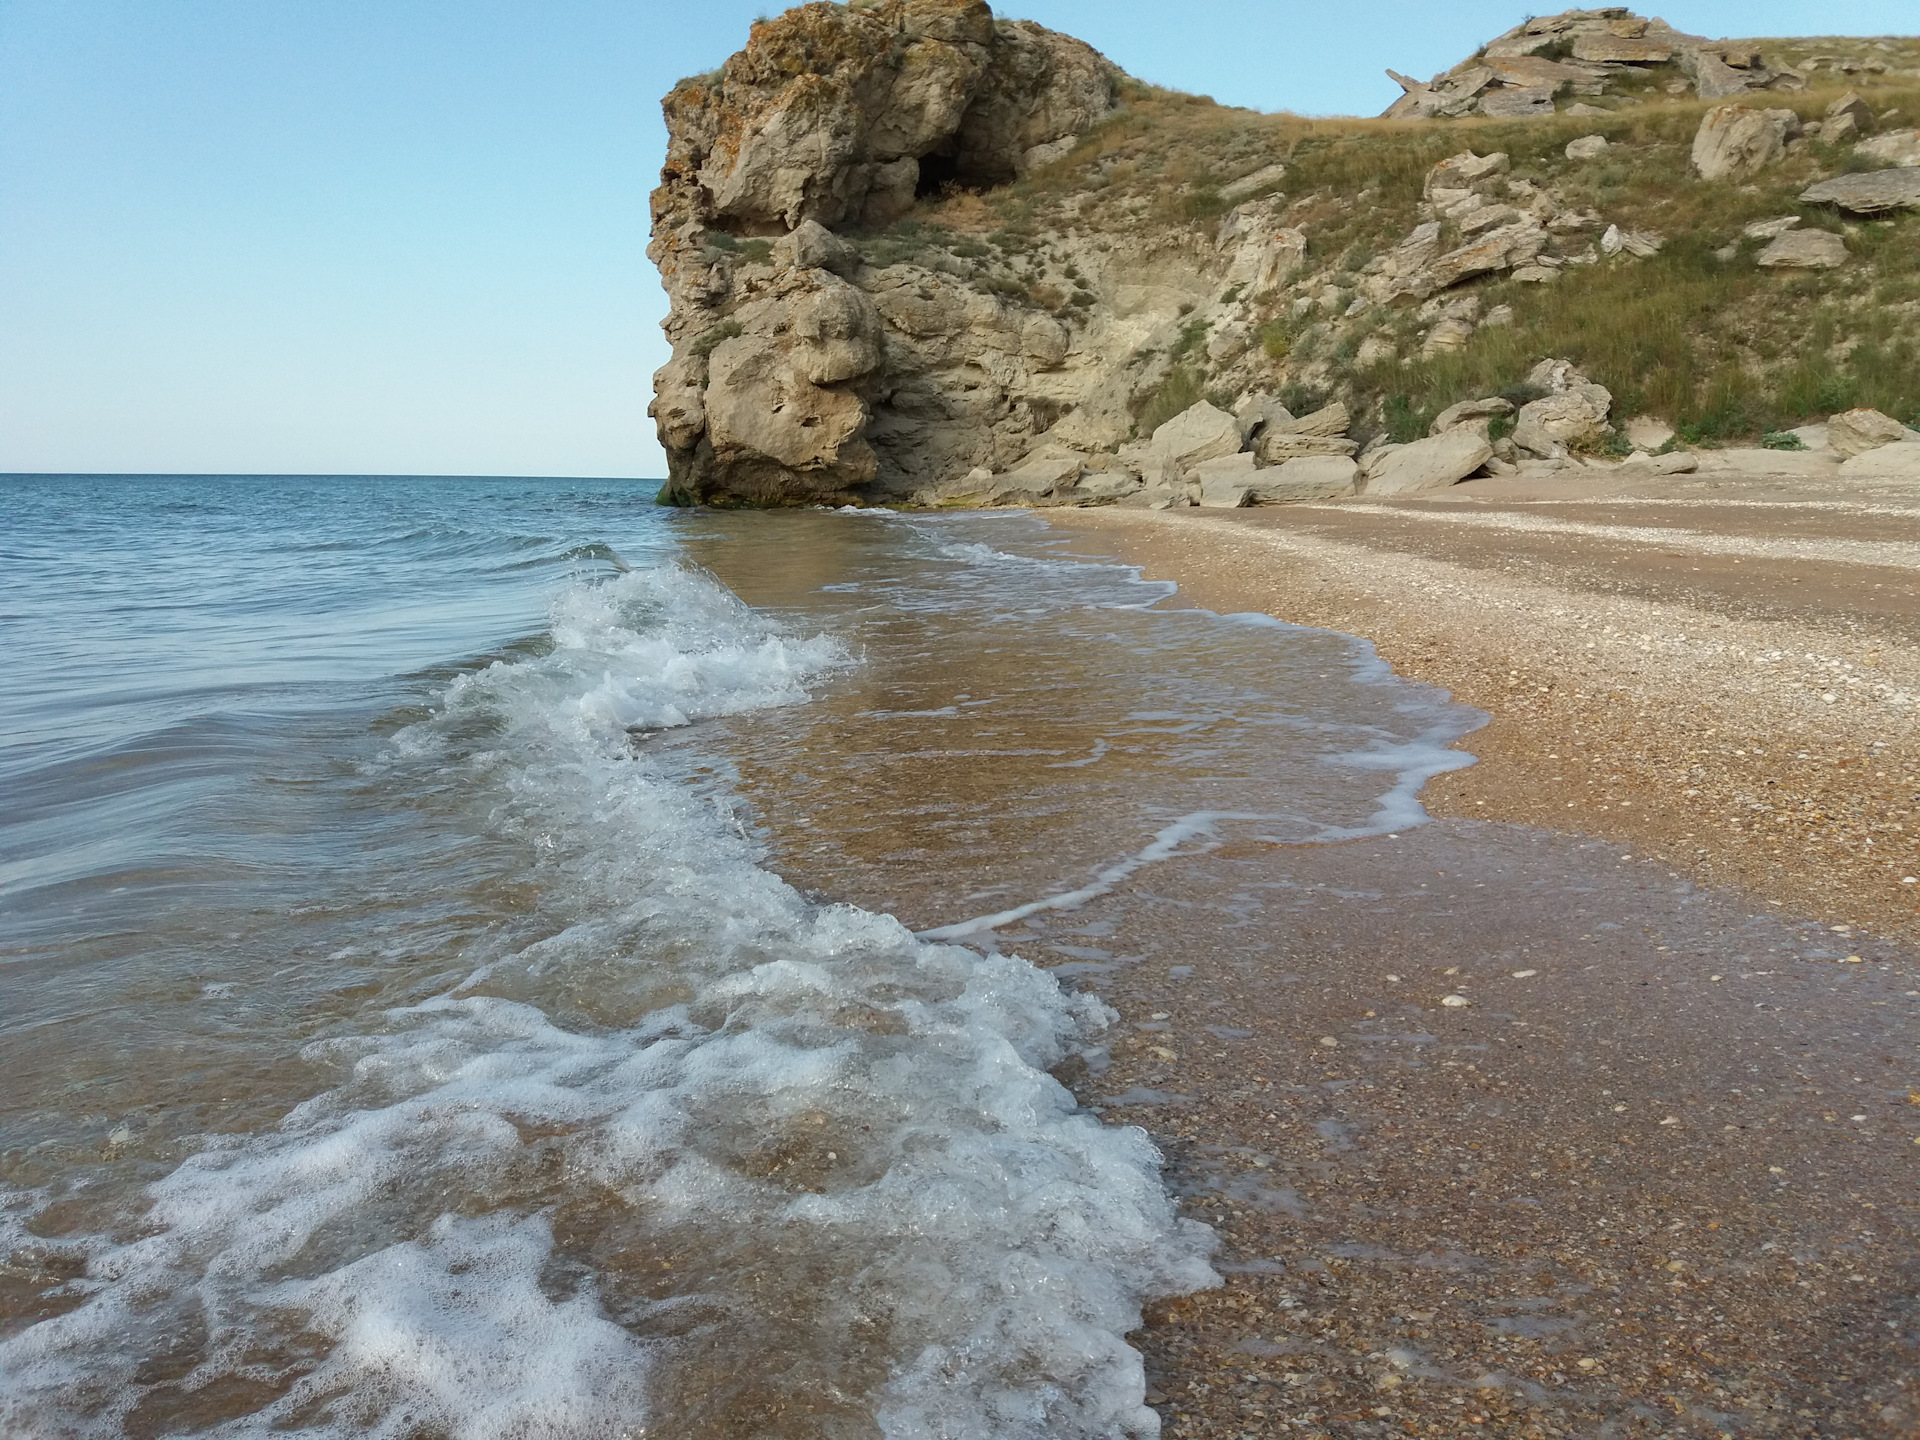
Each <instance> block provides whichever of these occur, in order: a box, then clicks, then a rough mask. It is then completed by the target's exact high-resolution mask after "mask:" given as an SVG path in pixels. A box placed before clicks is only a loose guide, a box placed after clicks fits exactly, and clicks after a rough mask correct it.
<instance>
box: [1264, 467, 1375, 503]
mask: <svg viewBox="0 0 1920 1440" xmlns="http://www.w3.org/2000/svg"><path fill="white" fill-rule="evenodd" d="M1359 479H1360V467H1359V466H1358V465H1356V464H1354V463H1353V461H1352V460H1350V459H1349V458H1348V457H1346V456H1345V455H1303V456H1299V457H1296V458H1295V459H1292V460H1288V461H1286V462H1285V463H1284V464H1281V465H1277V466H1274V467H1272V468H1270V469H1266V470H1261V471H1258V472H1256V473H1255V476H1254V480H1253V485H1252V489H1251V491H1250V494H1251V496H1252V498H1253V501H1254V503H1256V504H1259V505H1283V504H1287V503H1289V502H1292V501H1296V500H1338V499H1340V498H1341V497H1342V496H1346V495H1351V494H1353V493H1354V492H1355V490H1356V489H1357V487H1358V483H1359Z"/></svg>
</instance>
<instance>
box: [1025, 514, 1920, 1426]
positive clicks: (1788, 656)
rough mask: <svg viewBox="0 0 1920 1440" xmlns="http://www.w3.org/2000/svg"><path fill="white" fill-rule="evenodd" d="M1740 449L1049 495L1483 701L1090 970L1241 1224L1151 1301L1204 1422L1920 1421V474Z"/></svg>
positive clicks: (1132, 1057) (1182, 574) (1193, 574)
mask: <svg viewBox="0 0 1920 1440" xmlns="http://www.w3.org/2000/svg"><path fill="white" fill-rule="evenodd" d="M1718 488H1719V487H1718V486H1715V485H1713V484H1712V483H1711V482H1700V483H1693V484H1689V485H1686V486H1674V487H1671V488H1670V489H1667V490H1665V491H1663V492H1660V493H1655V494H1641V495H1634V494H1620V493H1614V494H1611V495H1609V494H1605V493H1602V494H1598V495H1595V494H1581V493H1579V492H1572V493H1569V492H1568V491H1567V490H1564V489H1563V490H1560V491H1558V492H1555V491H1551V490H1549V491H1546V492H1545V494H1544V495H1543V494H1542V492H1541V491H1540V490H1537V489H1536V490H1532V491H1529V490H1526V489H1524V488H1523V487H1519V486H1515V485H1511V484H1508V485H1506V486H1504V487H1502V486H1496V485H1481V486H1478V487H1476V486H1472V485H1469V486H1463V487H1460V488H1459V490H1458V491H1456V492H1454V493H1452V494H1450V495H1449V496H1448V497H1446V498H1445V499H1444V500H1439V501H1424V502H1420V501H1415V502H1402V503H1399V504H1384V505H1383V504H1370V505H1362V504H1346V505H1327V506H1311V507H1310V506H1293V507H1285V508H1276V509H1273V510H1258V511H1240V512H1229V513H1221V512H1214V513H1211V514H1208V513H1205V512H1186V513H1172V514H1165V515H1155V514H1146V513H1141V512H1123V511H1093V512H1076V513H1073V514H1070V515H1067V516H1063V517H1061V518H1062V519H1063V520H1064V522H1065V523H1067V524H1069V525H1075V526H1083V527H1086V528H1087V529H1089V530H1092V531H1095V532H1097V535H1089V536H1088V537H1087V538H1088V540H1089V541H1090V542H1095V543H1096V547H1097V548H1100V549H1103V550H1105V549H1111V550H1114V551H1116V552H1117V553H1119V554H1121V555H1122V556H1123V557H1124V558H1126V559H1128V560H1129V561H1132V562H1133V563H1136V564H1140V565H1143V566H1144V567H1145V569H1146V572H1147V574H1148V575H1149V576H1152V577H1155V578H1170V579H1174V580H1177V581H1178V582H1179V583H1180V585H1181V589H1182V599H1183V600H1185V601H1186V602H1187V603H1192V604H1198V605H1204V606H1208V607H1209V608H1214V609H1219V610H1226V611H1237V610H1261V611H1265V612H1267V613H1269V614H1272V615H1275V616H1277V617H1279V618H1282V619H1286V620H1291V621H1297V622H1300V623H1305V624H1312V625H1321V626H1327V627H1330V628H1336V629H1341V630H1346V631H1349V632H1351V633H1356V634H1360V635H1364V636H1366V637H1368V638H1369V639H1371V640H1373V641H1374V642H1375V644H1376V645H1377V646H1378V648H1379V651H1380V653H1381V654H1382V655H1383V657H1385V658H1386V659H1387V660H1389V661H1390V662H1391V663H1393V665H1394V666H1395V668H1396V669H1397V670H1399V671H1400V673H1402V674H1406V675H1411V676H1414V677H1417V678H1420V679H1424V680H1428V681H1431V682H1433V683H1436V684H1441V685H1444V686H1446V687H1447V688H1449V689H1451V690H1452V691H1453V692H1454V693H1455V694H1456V695H1457V696H1458V697H1459V698H1461V699H1463V700H1465V701H1467V702H1468V703H1471V704H1474V705H1477V706H1479V707H1481V708H1483V709H1485V710H1486V711H1488V713H1489V714H1490V716H1491V717H1492V718H1491V720H1490V723H1489V724H1488V726H1487V727H1486V728H1485V729H1484V730H1482V731H1480V732H1478V733H1476V734H1474V735H1471V736H1469V737H1467V738H1466V739H1465V740H1464V741H1462V742H1461V748H1463V749H1466V750H1469V751H1471V752H1472V753H1474V754H1475V755H1476V756H1478V757H1479V758H1480V763H1479V764H1478V765H1476V766H1474V767H1473V768H1471V769H1468V770H1464V771H1457V772H1454V773H1452V774H1450V775H1445V776H1442V777H1440V778H1439V779H1438V780H1436V781H1435V782H1434V783H1433V784H1432V785H1430V786H1429V787H1428V789H1427V791H1426V792H1425V794H1424V796H1423V799H1424V800H1425V801H1426V803H1427V806H1428V808H1429V810H1430V811H1431V812H1432V813H1434V814H1435V815H1436V817H1439V818H1438V819H1437V821H1436V823H1434V824H1432V825H1429V826H1425V827H1421V828H1420V829H1417V830H1414V831H1410V832H1407V833H1406V834H1403V835H1401V836H1398V837H1396V838H1395V839H1393V840H1391V841H1383V842H1360V843H1356V844H1351V845H1343V846H1336V847H1330V848H1319V849H1313V848H1290V849H1281V848H1278V847H1264V846H1258V845H1238V846H1229V847H1227V848H1225V849H1221V850H1215V851H1213V852H1212V853H1210V854H1208V855H1206V856H1204V857H1200V858H1196V859H1192V860H1187V861H1180V862H1175V863H1173V864H1171V865H1169V866H1166V867H1163V868H1161V869H1160V870H1159V871H1158V872H1157V873H1156V874H1154V875H1153V876H1151V877H1143V883H1142V884H1141V885H1139V886H1137V887H1135V888H1134V889H1132V890H1131V891H1129V892H1128V893H1125V894H1123V895H1117V896H1115V897H1113V899H1112V901H1111V902H1109V903H1108V904H1107V905H1105V906H1103V907H1100V908H1101V910H1102V913H1101V914H1100V915H1099V916H1098V917H1097V918H1096V919H1095V920H1094V921H1093V922H1092V926H1093V930H1094V932H1095V933H1098V934H1110V935H1112V936H1113V937H1114V939H1113V940H1112V941H1109V942H1106V943H1109V944H1116V945H1118V946H1120V947H1121V948H1120V950H1119V951H1116V952H1115V958H1113V959H1110V960H1107V961H1099V960H1092V961H1087V960H1073V959H1069V960H1068V961H1067V963H1066V966H1065V967H1064V968H1065V969H1066V970H1067V971H1068V972H1069V973H1070V974H1072V975H1074V976H1075V977H1076V978H1075V979H1074V980H1073V981H1072V982H1071V983H1079V984H1083V985H1092V986H1094V987H1095V988H1098V989H1100V990H1101V992H1102V993H1103V994H1105V995H1107V997H1108V998H1109V999H1110V1000H1111V1001H1112V1003H1114V1004H1115V1005H1116V1007H1117V1008H1118V1009H1119V1010H1120V1011H1121V1013H1122V1016H1123V1024H1122V1027H1121V1028H1122V1038H1121V1039H1120V1040H1119V1041H1118V1042H1117V1043H1116V1044H1115V1045H1114V1046H1113V1047H1112V1054H1111V1064H1110V1067H1109V1068H1107V1069H1106V1070H1105V1071H1104V1073H1099V1074H1094V1073H1092V1072H1091V1071H1089V1072H1087V1073H1082V1074H1078V1075H1075V1076H1073V1077H1072V1078H1073V1079H1074V1082H1075V1083H1076V1086H1077V1088H1079V1089H1080V1091H1081V1093H1082V1094H1083V1095H1085V1096H1086V1097H1087V1098H1088V1099H1089V1100H1090V1101H1091V1102H1093V1103H1097V1104H1102V1105H1103V1106H1104V1108H1105V1110H1106V1113H1107V1114H1108V1115H1109V1117H1110V1118H1112V1119H1114V1120H1116V1121H1125V1122H1131V1123H1138V1124H1142V1125H1144V1126H1146V1128H1147V1129H1148V1130H1149V1131H1150V1132H1151V1133H1153V1134H1154V1135H1155V1137H1156V1138H1157V1139H1158V1140H1159V1141H1160V1143H1161V1144H1162V1146H1163V1148H1165V1150H1166V1151H1167V1154H1168V1156H1169V1161H1170V1164H1169V1175H1170V1178H1171V1180H1172V1182H1173V1183H1174V1184H1175V1185H1176V1186H1177V1188H1178V1189H1179V1190H1180V1192H1181V1193H1182V1195H1183V1197H1184V1199H1185V1203H1186V1204H1187V1206H1188V1207H1189V1208H1190V1210H1191V1211H1192V1213H1194V1214H1197V1215H1199V1216H1201V1217H1203V1218H1207V1219H1209V1220H1211V1221H1212V1222H1213V1223H1214V1224H1216V1226H1218V1227H1219V1228H1220V1230H1221V1233H1222V1235H1223V1237H1224V1240H1225V1244H1226V1250H1225V1252H1224V1254H1223V1257H1222V1265H1221V1269H1222V1272H1223V1274H1225V1276H1226V1278H1227V1284H1226V1286H1225V1288H1224V1289H1222V1290H1218V1291H1212V1292H1207V1293H1203V1294H1201V1295H1197V1296H1193V1297H1190V1298H1188V1299H1184V1300H1179V1301H1175V1302H1172V1303H1170V1304H1168V1305H1165V1306H1163V1307H1161V1308H1160V1309H1159V1310H1157V1311H1156V1312H1155V1313H1154V1314H1153V1315H1152V1316H1151V1317H1150V1322H1151V1323H1150V1324H1149V1326H1148V1327H1147V1328H1146V1329H1145V1330H1144V1331H1143V1332H1141V1334H1140V1335H1138V1336H1137V1337H1136V1341H1137V1343H1139V1344H1141V1345H1142V1347H1143V1349H1144V1350H1145V1351H1146V1353H1147V1354H1148V1357H1149V1362H1150V1366H1151V1373H1152V1374H1153V1376H1154V1383H1155V1386H1156V1392H1155V1397H1154V1398H1155V1403H1157V1404H1158V1406H1159V1407H1160V1409H1161V1412H1162V1414H1163V1415H1164V1416H1165V1417H1166V1420H1167V1429H1168V1433H1169V1434H1171V1435H1177V1436H1209V1437H1212V1436H1238V1435H1270V1434H1276V1435H1277V1434H1296V1433H1297V1434H1308V1435H1388V1434H1392V1435H1402V1434H1407V1435H1412V1434H1419V1435H1445V1434H1499V1435H1515V1436H1535V1435H1540V1436H1549V1435H1603V1434H1604V1435H1642V1434H1644V1435H1714V1434H1728V1435H1795V1436H1814V1435H1820V1436H1825V1435H1835V1436H1840V1435H1900V1436H1910V1435H1914V1434H1920V1394H1916V1377H1917V1376H1920V1304H1916V1299H1915V1296H1916V1293H1920V1258H1917V1257H1920V1244H1916V1242H1917V1241H1920V1207H1917V1206H1916V1195H1917V1194H1920V1191H1916V1187H1915V1183H1914V1181H1915V1169H1916V1166H1920V1056H1917V1055H1916V1042H1920V1026H1916V1023H1915V1022H1916V1019H1917V1018H1920V1011H1917V1010H1916V1007H1917V1006H1920V956H1916V953H1915V951H1914V949H1913V948H1912V940H1913V937H1914V936H1915V934H1916V925H1915V915H1916V910H1915V906H1916V903H1920V901H1916V897H1915V893H1914V891H1915V888H1916V887H1914V886H1912V885H1906V884H1903V883H1902V881H1903V879H1904V877H1905V876H1907V875H1910V874H1913V873H1914V872H1915V870H1916V869H1917V868H1920V854H1917V853H1916V846H1915V845H1914V843H1913V837H1914V833H1915V829H1916V823H1917V821H1920V816H1917V814H1916V812H1920V803H1916V792H1920V779H1916V773H1915V772H1916V768H1917V767H1920V755H1917V754H1916V750H1915V743H1914V742H1915V726H1914V717H1915V713H1916V711H1915V705H1914V697H1915V696H1916V695H1917V694H1920V655H1917V652H1916V646H1915V644H1914V641H1915V637H1916V631H1917V630H1920V583H1917V582H1920V544H1916V543H1915V542H1916V541H1920V508H1916V507H1915V506H1913V505H1911V504H1906V503H1900V502H1897V501H1896V502H1894V503H1889V502H1888V501H1887V500H1886V497H1884V496H1876V497H1837V496H1832V495H1826V494H1823V495H1814V496H1811V497H1810V496H1808V495H1806V494H1804V493H1796V492H1794V491H1793V490H1792V489H1791V488H1784V487H1783V488H1782V489H1781V490H1779V491H1769V490H1766V489H1764V488H1760V487H1753V486H1747V487H1744V488H1741V489H1738V490H1736V491H1735V493H1734V494H1732V495H1725V494H1714V493H1712V491H1713V490H1715V489H1718ZM1476 490H1477V491H1478V493H1475V492H1476ZM1730 502H1731V503H1730ZM1468 817H1472V818H1468ZM1085 923H1086V922H1085V921H1084V919H1083V920H1082V922H1081V925H1082V926H1084V925H1085ZM1074 928H1076V924H1075V921H1074V920H1072V919H1069V918H1066V917H1062V918H1061V920H1060V929H1061V930H1063V931H1069V930H1072V929H1074ZM1003 943H1005V944H1008V945H1009V946H1017V947H1024V949H1025V950H1032V949H1034V948H1036V947H1037V948H1039V949H1041V950H1043V951H1044V950H1047V949H1053V950H1054V953H1066V954H1069V955H1084V954H1085V953H1086V952H1085V950H1084V948H1083V947H1084V946H1085V945H1086V944H1087V943H1088V942H1087V941H1086V940H1085V939H1084V938H1083V939H1081V941H1080V945H1079V946H1074V945H1073V944H1072V940H1071V938H1070V937H1068V936H1063V935H1054V934H1047V933H1043V932H1041V931H1039V930H1036V929H1033V928H1032V927H1029V929H1028V931H1027V932H1025V933H1014V934H1010V935H1005V936H1003ZM1063 945H1064V947H1065V948H1064V952H1063V949H1062V947H1063ZM1096 1061H1097V1057H1096Z"/></svg>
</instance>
